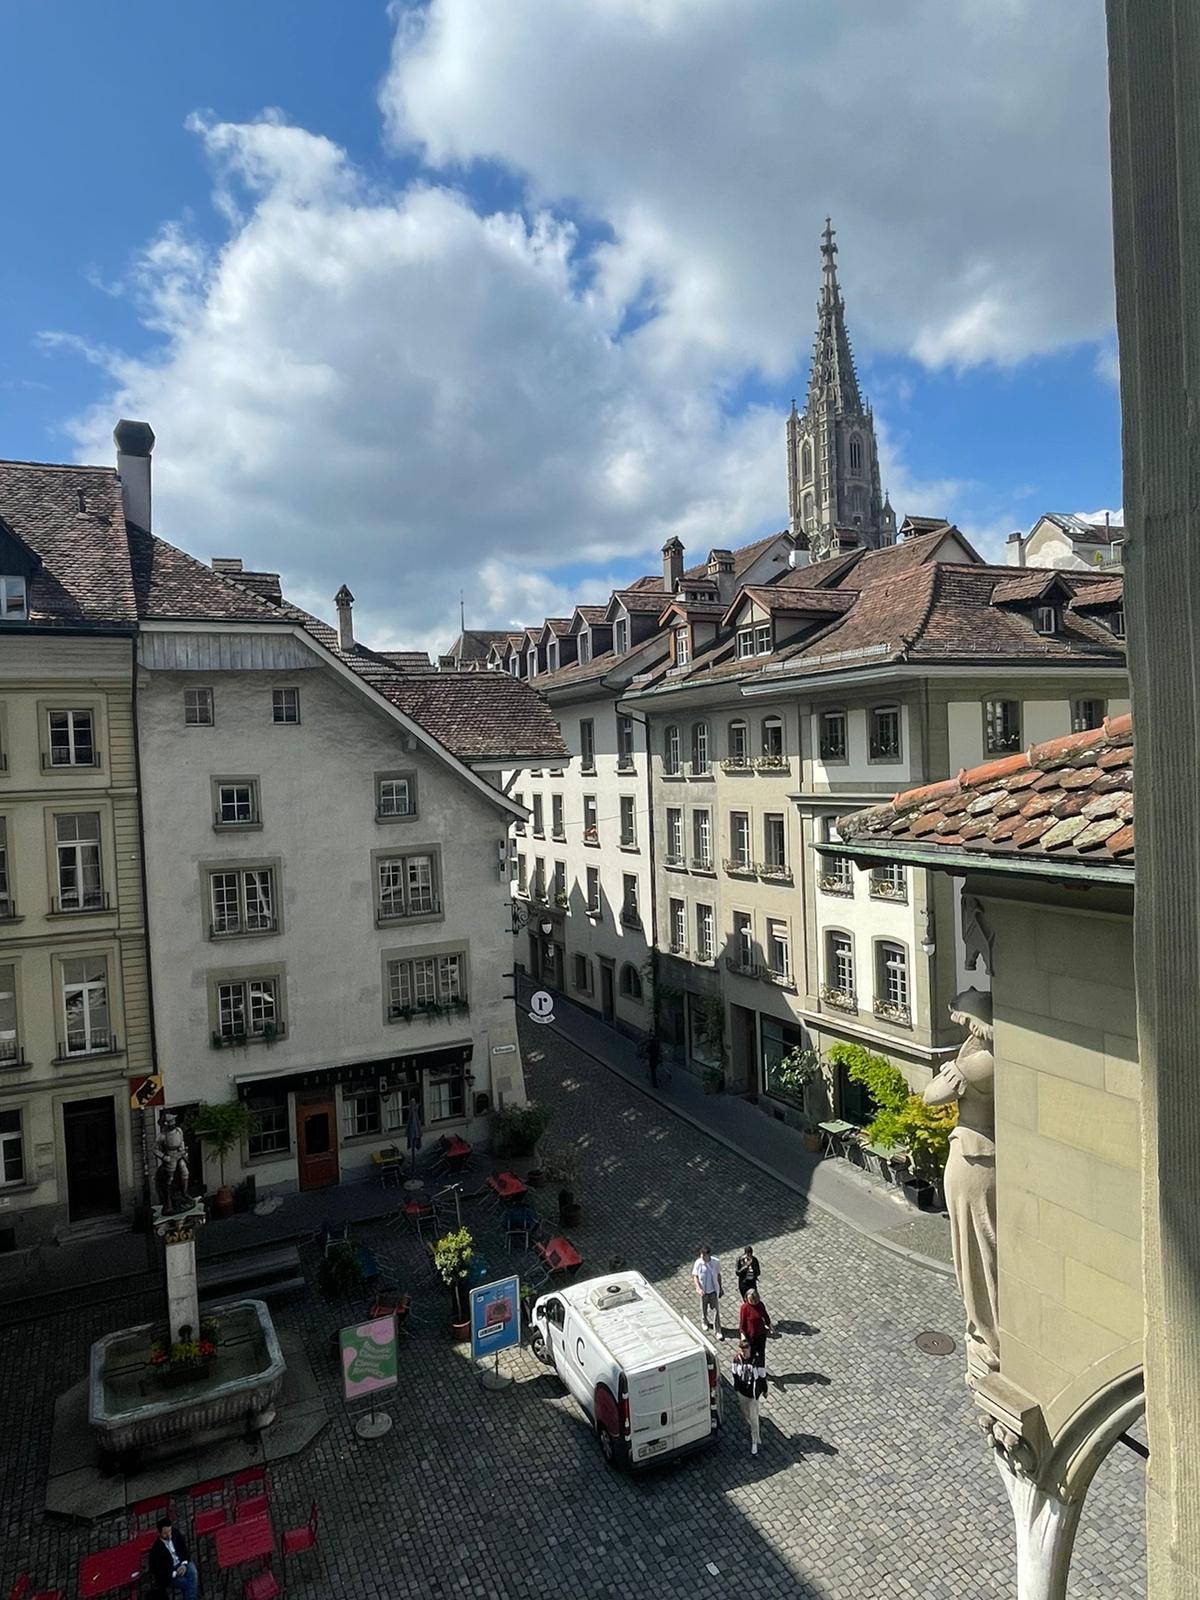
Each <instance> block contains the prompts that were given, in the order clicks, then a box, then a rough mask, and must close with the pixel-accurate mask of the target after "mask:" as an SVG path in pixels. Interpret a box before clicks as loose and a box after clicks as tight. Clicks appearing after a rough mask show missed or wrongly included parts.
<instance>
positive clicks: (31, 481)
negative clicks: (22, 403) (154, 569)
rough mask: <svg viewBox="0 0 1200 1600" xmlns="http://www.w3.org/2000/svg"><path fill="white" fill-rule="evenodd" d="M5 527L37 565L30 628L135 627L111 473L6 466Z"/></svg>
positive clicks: (1, 516)
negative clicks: (32, 625) (34, 626)
mask: <svg viewBox="0 0 1200 1600" xmlns="http://www.w3.org/2000/svg"><path fill="white" fill-rule="evenodd" d="M0 522H2V523H3V524H4V526H5V527H7V528H9V529H11V531H12V534H13V535H14V536H15V538H16V540H17V543H18V545H19V546H21V547H23V548H24V551H26V552H28V555H29V557H30V558H31V562H34V563H35V564H34V565H33V569H32V571H31V572H30V573H29V575H28V579H27V585H26V592H27V598H28V604H29V618H28V620H29V622H30V623H32V624H34V625H36V626H39V627H45V626H46V625H47V624H49V625H52V626H61V627H72V626H74V627H108V628H121V627H126V628H128V627H132V626H133V625H134V624H135V623H136V621H137V604H136V601H135V599H134V589H133V573H132V571H131V570H130V564H129V548H128V545H127V543H126V538H125V515H124V511H123V510H122V506H121V483H120V479H119V478H118V477H117V474H116V472H115V471H114V470H113V469H112V468H111V467H70V466H54V465H50V464H46V463H42V462H37V461H0Z"/></svg>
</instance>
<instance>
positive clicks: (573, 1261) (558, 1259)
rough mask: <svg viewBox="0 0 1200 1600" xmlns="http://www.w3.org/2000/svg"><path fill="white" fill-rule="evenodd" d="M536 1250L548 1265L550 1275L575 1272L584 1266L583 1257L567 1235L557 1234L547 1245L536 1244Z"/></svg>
mask: <svg viewBox="0 0 1200 1600" xmlns="http://www.w3.org/2000/svg"><path fill="white" fill-rule="evenodd" d="M533 1248H534V1250H536V1252H537V1254H538V1255H539V1256H540V1257H541V1259H542V1260H543V1261H544V1262H545V1264H546V1270H547V1272H549V1273H554V1272H574V1271H576V1270H577V1268H579V1267H581V1266H582V1265H583V1257H582V1256H581V1255H580V1254H579V1251H578V1250H576V1248H575V1246H574V1245H573V1244H572V1243H571V1241H570V1239H568V1238H567V1237H566V1235H565V1234H561V1233H556V1234H555V1236H554V1237H553V1239H547V1240H546V1242H545V1244H535V1245H534V1247H533Z"/></svg>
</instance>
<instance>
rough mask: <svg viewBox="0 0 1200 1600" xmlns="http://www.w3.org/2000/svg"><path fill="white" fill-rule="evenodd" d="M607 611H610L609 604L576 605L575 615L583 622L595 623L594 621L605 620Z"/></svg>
mask: <svg viewBox="0 0 1200 1600" xmlns="http://www.w3.org/2000/svg"><path fill="white" fill-rule="evenodd" d="M607 613H608V607H607V606H576V607H575V616H576V617H578V618H579V619H580V621H581V622H587V623H589V624H590V623H593V622H603V621H604V618H605V616H606V615H607Z"/></svg>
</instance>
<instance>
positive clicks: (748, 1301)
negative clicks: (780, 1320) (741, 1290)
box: [738, 1289, 771, 1367]
mask: <svg viewBox="0 0 1200 1600" xmlns="http://www.w3.org/2000/svg"><path fill="white" fill-rule="evenodd" d="M770 1329H771V1317H770V1314H769V1312H768V1311H767V1308H766V1306H764V1305H763V1303H762V1297H761V1296H760V1294H759V1292H758V1290H757V1289H750V1290H749V1291H748V1292H747V1294H746V1298H745V1300H744V1301H743V1302H742V1309H741V1311H740V1312H739V1313H738V1333H739V1334H740V1335H741V1336H742V1338H743V1339H749V1341H750V1357H751V1360H752V1361H753V1362H754V1365H755V1366H756V1367H765V1366H766V1364H767V1334H768V1333H769V1332H770Z"/></svg>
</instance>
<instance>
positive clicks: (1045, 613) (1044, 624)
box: [1037, 606, 1058, 634]
mask: <svg viewBox="0 0 1200 1600" xmlns="http://www.w3.org/2000/svg"><path fill="white" fill-rule="evenodd" d="M1037 631H1038V632H1039V633H1042V634H1051V633H1057V632H1058V607H1057V606H1039V607H1038V608H1037Z"/></svg>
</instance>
